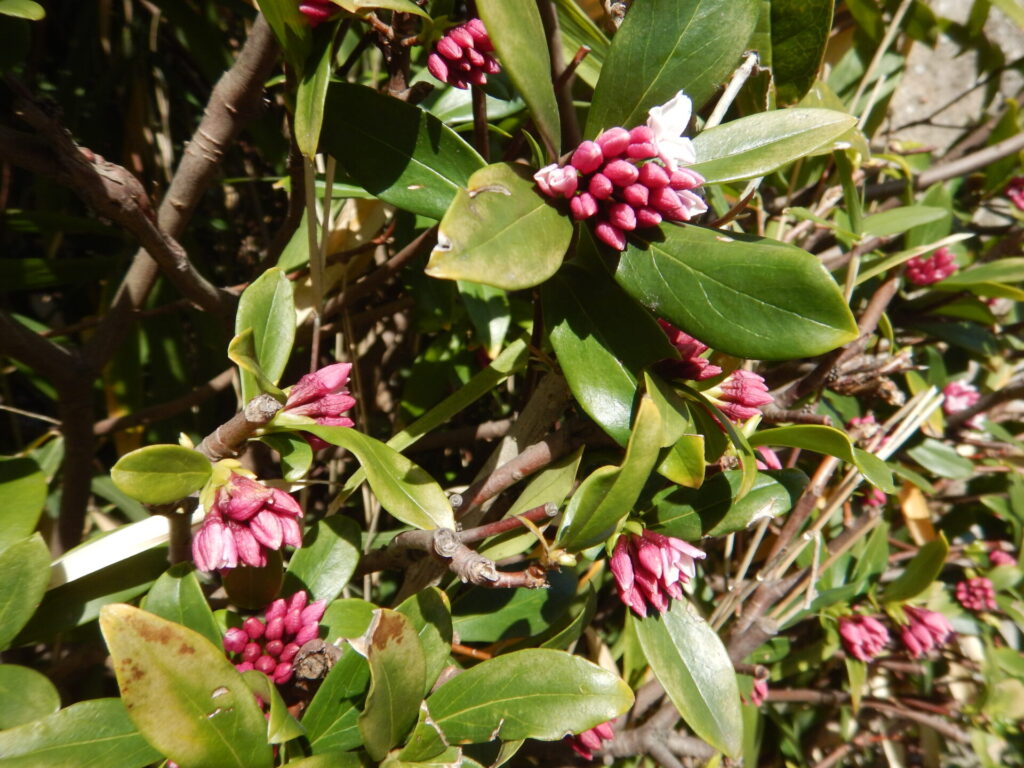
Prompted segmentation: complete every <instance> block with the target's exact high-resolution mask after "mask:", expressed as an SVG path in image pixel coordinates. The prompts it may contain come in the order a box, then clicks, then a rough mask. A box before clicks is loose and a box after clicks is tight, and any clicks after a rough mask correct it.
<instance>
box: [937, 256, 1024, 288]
mask: <svg viewBox="0 0 1024 768" xmlns="http://www.w3.org/2000/svg"><path fill="white" fill-rule="evenodd" d="M1022 280H1024V258H1013V257H1010V258H1006V259H999V260H998V261H990V262H988V263H987V264H982V265H980V266H975V267H971V268H970V269H965V270H964V271H963V272H957V273H956V274H955V275H953V276H951V277H947V278H946V279H945V280H943V281H942V283H941V285H942V287H943V288H951V287H953V286H957V287H960V286H970V285H977V284H979V283H1019V282H1021V281H1022Z"/></svg>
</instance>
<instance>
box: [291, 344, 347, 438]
mask: <svg viewBox="0 0 1024 768" xmlns="http://www.w3.org/2000/svg"><path fill="white" fill-rule="evenodd" d="M351 371H352V365H351V363H335V364H333V365H328V366H325V367H323V368H320V369H319V370H316V371H313V373H307V374H306V375H305V376H303V377H302V378H301V379H299V380H298V381H297V382H296V383H295V385H294V386H292V388H291V390H289V392H288V399H287V400H286V401H285V404H284V407H283V408H282V409H281V412H280V414H279V416H283V417H288V416H289V415H290V416H300V417H303V418H307V419H312V420H313V421H314V422H316V423H317V424H322V425H324V426H327V427H352V426H355V422H354V421H352V419H350V418H348V417H347V416H344V415H342V414H344V413H346V412H347V411H350V410H351V409H352V408H354V407H355V404H356V399H355V398H354V397H352V395H350V394H349V391H348V389H347V388H346V385H347V384H348V378H349V374H350V373H351ZM282 421H283V419H282ZM303 437H305V438H306V441H307V442H308V443H309V444H310V445H311V446H313V449H314V450H319V449H321V448H325V447H327V445H328V443H326V442H325V441H324V440H321V439H320V438H319V437H317V436H316V435H311V434H309V433H303Z"/></svg>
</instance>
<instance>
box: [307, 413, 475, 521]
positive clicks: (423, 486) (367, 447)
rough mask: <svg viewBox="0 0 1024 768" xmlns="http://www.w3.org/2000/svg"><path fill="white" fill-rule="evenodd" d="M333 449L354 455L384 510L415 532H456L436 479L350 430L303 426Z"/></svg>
mask: <svg viewBox="0 0 1024 768" xmlns="http://www.w3.org/2000/svg"><path fill="white" fill-rule="evenodd" d="M303 430H304V431H306V432H310V433H312V434H314V435H316V436H317V437H319V438H321V439H322V440H326V441H327V442H328V443H331V444H332V445H340V446H341V447H342V448H344V449H346V450H348V451H351V452H352V453H353V454H354V455H355V457H356V458H357V459H359V464H360V465H361V466H362V468H363V469H364V470H365V471H366V477H367V479H368V480H369V482H370V488H372V489H373V492H374V494H376V496H377V499H378V500H379V501H380V503H381V506H382V507H384V509H386V510H387V511H388V512H389V513H391V514H392V515H394V516H395V517H397V518H398V519H399V520H401V521H402V522H403V523H406V524H407V525H411V526H413V527H414V528H420V529H431V528H453V529H454V528H455V514H454V513H453V512H452V506H451V504H449V503H448V497H447V496H445V495H444V491H442V490H441V486H439V485H438V484H437V483H436V482H435V481H434V479H433V478H432V477H431V476H430V475H428V474H427V473H426V472H424V471H423V470H422V469H421V468H420V467H419V466H418V465H416V464H413V463H412V462H411V461H409V459H407V458H405V456H403V455H402V454H400V453H399V452H398V451H396V450H395V449H394V448H389V447H388V446H387V445H385V444H384V443H382V442H380V441H379V440H374V439H373V438H372V437H369V436H368V435H364V434H362V433H360V432H357V431H356V430H354V429H350V428H349V427H325V426H321V425H319V424H310V425H308V426H303Z"/></svg>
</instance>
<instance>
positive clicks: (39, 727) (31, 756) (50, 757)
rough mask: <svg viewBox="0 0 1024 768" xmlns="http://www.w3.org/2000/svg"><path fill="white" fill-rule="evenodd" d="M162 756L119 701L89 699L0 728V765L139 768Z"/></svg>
mask: <svg viewBox="0 0 1024 768" xmlns="http://www.w3.org/2000/svg"><path fill="white" fill-rule="evenodd" d="M160 758H161V755H160V753H159V752H157V751H156V750H155V749H153V747H151V746H150V745H149V743H148V742H147V741H146V740H145V739H144V738H143V737H142V735H141V734H140V733H139V732H138V731H137V730H135V725H134V724H133V723H132V721H131V720H130V719H129V718H128V713H127V712H126V711H125V707H124V704H123V703H122V702H121V700H120V699H91V700H89V701H82V702H79V703H78V704H72V705H71V706H70V707H68V708H67V709H62V710H61V711H60V712H57V713H55V714H52V715H49V716H48V717H45V718H43V719H42V720H37V721H35V722H32V723H27V724H25V725H21V726H18V727H17V728H11V729H10V730H4V731H0V765H3V766H4V768H43V767H44V766H45V768H110V766H114V765H116V766H117V768H143V766H146V765H149V764H151V763H155V762H156V761H158V760H160Z"/></svg>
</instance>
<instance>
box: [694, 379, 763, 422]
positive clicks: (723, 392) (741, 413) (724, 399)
mask: <svg viewBox="0 0 1024 768" xmlns="http://www.w3.org/2000/svg"><path fill="white" fill-rule="evenodd" d="M704 395H705V396H706V397H707V398H708V399H709V400H710V401H711V402H713V403H714V404H715V405H717V406H718V408H719V409H720V410H721V411H722V413H724V414H725V415H726V416H727V417H728V418H729V420H730V421H735V422H741V421H747V420H748V419H752V418H753V417H754V416H758V415H759V414H760V413H761V406H763V405H768V404H769V403H771V402H773V401H774V399H775V398H773V397H772V396H771V395H770V394H768V385H767V384H765V383H764V379H763V378H761V377H760V376H758V375H757V374H756V373H754V372H753V371H744V370H743V369H741V368H737V369H736V370H735V371H733V372H732V373H730V374H729V375H728V376H727V377H726V379H725V381H723V382H722V383H721V384H718V385H716V386H714V387H711V388H710V389H707V390H705V391H704Z"/></svg>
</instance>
